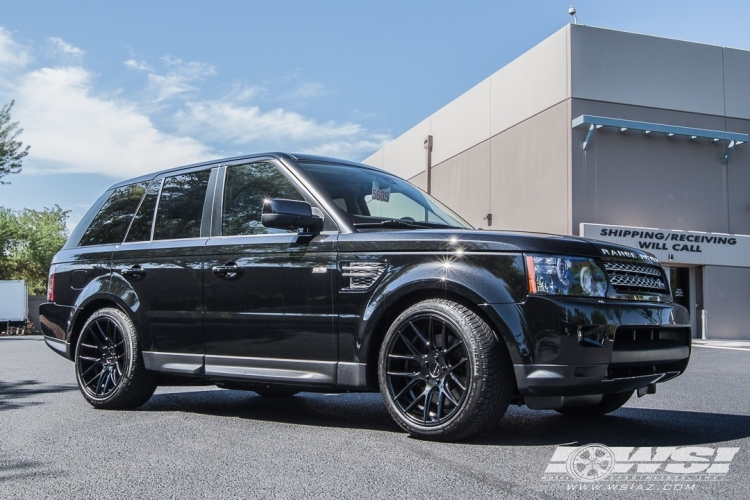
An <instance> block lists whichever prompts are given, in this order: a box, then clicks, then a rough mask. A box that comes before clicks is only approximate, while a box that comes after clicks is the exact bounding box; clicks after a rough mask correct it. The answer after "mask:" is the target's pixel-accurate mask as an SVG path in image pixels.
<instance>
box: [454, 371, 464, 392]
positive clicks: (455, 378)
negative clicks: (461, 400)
mask: <svg viewBox="0 0 750 500" xmlns="http://www.w3.org/2000/svg"><path fill="white" fill-rule="evenodd" d="M451 379H452V380H453V381H454V382H455V383H456V385H457V386H459V387H460V388H461V390H462V391H465V390H466V387H464V385H463V384H462V383H461V381H460V380H458V377H456V375H455V374H454V373H451Z"/></svg>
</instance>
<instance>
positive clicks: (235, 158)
mask: <svg viewBox="0 0 750 500" xmlns="http://www.w3.org/2000/svg"><path fill="white" fill-rule="evenodd" d="M269 156H270V157H275V158H278V159H289V160H294V161H319V162H325V163H338V164H341V165H350V166H353V167H360V168H367V169H370V170H378V171H381V172H386V171H385V170H381V169H379V168H376V167H372V166H370V165H364V164H362V163H357V162H354V161H350V160H342V159H340V158H331V157H328V156H318V155H310V154H297V153H295V154H291V153H281V152H272V153H255V154H249V155H241V156H232V157H229V158H217V159H215V160H209V161H204V162H200V163H192V164H190V165H183V166H180V167H174V168H168V169H166V170H159V171H158V172H154V173H151V174H145V175H141V176H140V177H134V178H132V179H126V180H124V181H120V182H118V183H116V184H113V185H112V186H110V188H109V189H114V188H118V187H121V186H127V185H128V184H133V183H136V182H142V181H150V180H151V179H153V178H155V177H158V176H160V175H163V174H168V173H172V172H179V171H181V170H188V169H192V168H196V167H202V166H209V165H218V164H222V163H229V162H236V161H241V160H252V159H254V158H268V157H269ZM386 173H387V172H386Z"/></svg>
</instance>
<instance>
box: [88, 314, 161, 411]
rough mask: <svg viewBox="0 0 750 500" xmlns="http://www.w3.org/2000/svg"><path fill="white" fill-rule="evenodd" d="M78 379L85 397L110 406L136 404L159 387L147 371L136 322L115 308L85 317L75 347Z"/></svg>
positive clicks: (121, 406) (97, 406)
mask: <svg viewBox="0 0 750 500" xmlns="http://www.w3.org/2000/svg"><path fill="white" fill-rule="evenodd" d="M75 367H76V380H77V381H78V387H79V388H80V390H81V393H82V394H83V397H84V398H85V399H86V401H88V402H89V404H90V405H91V406H93V407H94V408H102V409H107V410H115V409H118V410H119V409H129V408H137V407H139V406H141V405H142V404H144V403H145V402H146V401H148V400H149V399H150V398H151V396H152V395H153V394H154V391H155V390H156V378H155V376H154V375H153V374H152V373H149V372H147V371H146V368H145V366H144V364H143V356H142V354H141V351H140V348H139V345H138V336H137V335H136V330H135V326H134V325H133V322H132V321H130V318H128V316H127V315H126V314H125V313H124V312H122V311H120V310H119V309H115V308H105V309H100V310H98V311H96V312H95V313H94V314H93V315H91V317H90V318H89V319H88V320H86V323H84V325H83V328H82V330H81V334H80V335H79V337H78V343H77V344H76V351H75Z"/></svg>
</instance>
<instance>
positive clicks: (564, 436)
mask: <svg viewBox="0 0 750 500" xmlns="http://www.w3.org/2000/svg"><path fill="white" fill-rule="evenodd" d="M139 411H179V412H189V413H200V414H204V415H214V416H218V417H234V418H243V419H250V420H258V421H266V422H280V423H287V424H294V425H305V426H317V427H341V428H347V429H369V430H376V431H385V432H397V433H402V432H403V431H402V430H401V429H400V428H399V427H398V426H397V425H396V424H395V422H394V421H393V420H392V419H391V416H390V414H389V413H388V411H387V410H386V408H385V404H384V403H383V399H382V397H381V396H380V394H377V393H352V394H318V393H302V394H298V395H296V396H292V397H286V398H267V397H261V396H258V395H256V394H255V393H253V392H245V391H232V390H213V391H212V390H208V391H206V390H204V391H187V392H174V393H166V394H156V395H154V396H153V397H152V398H151V400H150V401H149V402H148V403H146V404H145V405H144V406H142V407H141V408H140V409H139ZM747 437H750V416H744V415H730V414H723V413H703V412H693V411H679V410H654V409H646V408H627V407H625V408H622V409H620V410H618V411H617V412H615V413H613V414H612V415H608V416H605V417H600V418H591V419H586V418H570V417H565V416H562V415H559V414H558V413H556V412H553V411H534V410H529V409H528V408H525V407H511V408H509V410H508V413H507V414H506V415H505V417H504V418H503V419H502V420H501V422H500V425H499V427H498V429H497V430H495V431H494V432H489V433H486V434H483V435H481V436H477V437H475V438H473V439H472V440H470V441H468V442H467V443H469V444H472V445H493V446H554V445H563V444H565V445H569V446H577V445H583V444H588V443H602V444H606V445H609V446H636V447H639V446H688V445H699V444H707V443H720V442H725V441H733V440H737V439H744V438H747Z"/></svg>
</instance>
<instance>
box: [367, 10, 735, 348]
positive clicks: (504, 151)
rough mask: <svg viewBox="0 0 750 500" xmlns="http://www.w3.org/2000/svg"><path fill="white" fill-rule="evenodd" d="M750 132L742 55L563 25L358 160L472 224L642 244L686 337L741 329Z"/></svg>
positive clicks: (730, 335)
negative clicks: (683, 319) (689, 325)
mask: <svg viewBox="0 0 750 500" xmlns="http://www.w3.org/2000/svg"><path fill="white" fill-rule="evenodd" d="M748 133H750V51H744V50H737V49H731V48H726V47H717V46H711V45H705V44H700V43H691V42H685V41H680V40H671V39H666V38H659V37H654V36H645V35H638V34H632V33H624V32H619V31H613V30H607V29H600V28H594V27H589V26H583V25H568V26H566V27H565V28H563V29H561V30H560V31H558V32H557V33H555V34H553V35H552V36H550V37H549V38H547V39H546V40H544V41H543V42H541V43H540V44H539V45H537V46H535V47H534V48H532V49H531V50H529V51H528V52H526V53H525V54H523V55H522V56H520V57H519V58H518V59H516V60H514V61H513V62H511V63H510V64H508V65H507V66H505V67H503V68H502V69H500V70H499V71H498V72H496V73H494V74H493V75H491V76H490V77H489V78H487V79H485V80H484V81H482V82H480V83H479V84H478V85H476V86H475V87H474V88H472V89H470V90H469V91H468V92H466V93H465V94H463V95H461V96H459V97H458V98H457V99H455V100H454V101H453V102H450V103H449V104H447V105H446V106H444V107H443V108H441V109H440V110H438V111H437V112H435V113H434V114H433V115H431V116H429V117H428V118H426V119H425V120H423V121H422V122H420V123H419V124H417V125H416V126H414V127H413V128H412V129H410V130H409V131H407V132H405V133H404V134H403V135H401V136H400V137H398V138H396V139H395V140H394V141H392V142H391V143H389V144H387V145H386V146H385V147H383V148H382V149H381V150H379V151H377V152H376V153H375V154H373V155H372V156H370V157H369V158H367V159H366V160H365V163H368V164H370V165H374V166H377V167H380V168H383V169H385V170H389V171H391V172H393V173H395V174H397V175H399V176H400V177H403V178H406V179H409V180H410V181H411V182H412V183H414V184H415V185H417V186H419V187H420V188H422V189H424V190H426V191H429V192H431V193H432V194H433V195H434V196H435V197H436V198H438V199H439V200H441V201H443V202H444V203H445V204H447V205H448V206H450V207H452V208H453V209H455V210H456V211H457V212H458V213H459V214H461V215H462V216H463V217H464V218H466V220H468V221H469V222H470V223H471V224H473V225H474V226H475V227H483V228H486V229H490V230H494V229H498V230H501V229H502V230H523V231H538V232H548V233H557V234H572V235H585V236H591V237H595V238H598V239H603V240H609V241H615V242H618V243H625V244H627V245H630V246H634V247H640V248H644V249H646V250H649V251H651V252H652V253H654V254H656V255H657V257H659V258H660V259H661V260H662V262H663V263H664V265H665V266H668V267H669V273H668V274H669V279H670V281H671V282H672V287H673V290H674V292H675V293H674V294H675V297H676V300H678V301H680V302H682V303H683V304H684V305H685V306H686V307H688V308H689V309H690V311H691V317H692V318H693V323H694V331H695V332H696V336H699V337H700V336H707V337H708V338H734V339H750V307H748V306H750V236H745V235H750V145H743V144H742V143H743V142H746V141H747V140H748ZM428 141H431V144H432V149H431V151H429V154H428V151H427V150H426V149H425V146H426V144H427V142H428Z"/></svg>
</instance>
